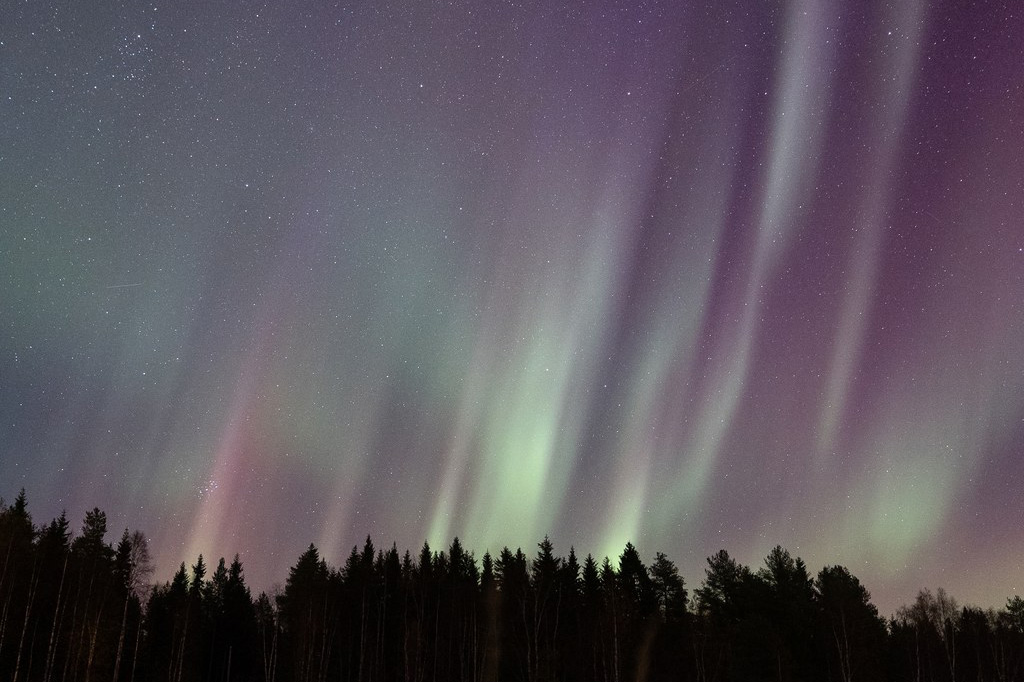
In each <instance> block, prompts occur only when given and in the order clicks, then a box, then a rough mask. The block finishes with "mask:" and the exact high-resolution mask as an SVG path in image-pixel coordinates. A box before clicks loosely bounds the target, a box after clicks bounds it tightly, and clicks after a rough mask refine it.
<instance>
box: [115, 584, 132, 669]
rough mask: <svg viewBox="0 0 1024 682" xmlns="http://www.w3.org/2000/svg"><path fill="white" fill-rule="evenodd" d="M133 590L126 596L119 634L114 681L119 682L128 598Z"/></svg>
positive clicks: (126, 625) (126, 622) (126, 623)
mask: <svg viewBox="0 0 1024 682" xmlns="http://www.w3.org/2000/svg"><path fill="white" fill-rule="evenodd" d="M130 595H131V592H129V593H128V594H126V595H125V596H124V608H123V609H122V610H121V632H120V633H119V634H118V636H117V655H116V656H115V657H114V677H113V682H117V680H118V675H119V674H120V672H121V655H122V653H123V652H124V631H125V628H126V627H128V598H129V596H130Z"/></svg>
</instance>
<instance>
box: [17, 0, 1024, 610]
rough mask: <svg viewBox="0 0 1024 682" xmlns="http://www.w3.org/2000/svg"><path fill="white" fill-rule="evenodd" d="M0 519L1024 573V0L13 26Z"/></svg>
mask: <svg viewBox="0 0 1024 682" xmlns="http://www.w3.org/2000/svg"><path fill="white" fill-rule="evenodd" d="M0 16H3V19H2V20H0V291H2V294H0V297H2V300H0V495H2V496H3V497H4V498H6V499H7V500H8V501H10V500H11V499H12V498H13V497H14V496H15V495H16V494H17V492H18V489H19V488H21V487H24V488H25V489H26V491H27V492H28V495H29V502H30V506H31V509H32V511H33V513H34V515H35V520H36V522H37V523H38V522H43V521H47V520H49V519H50V518H52V517H53V516H55V515H57V514H59V513H60V511H61V510H62V509H67V511H68V514H69V516H70V517H71V518H72V520H73V525H75V526H76V527H77V525H78V522H79V521H80V519H81V518H82V515H83V514H84V512H85V510H86V509H91V508H92V507H93V506H100V507H101V508H102V509H104V510H105V511H106V512H107V514H108V516H109V518H110V527H111V529H112V534H119V533H120V529H121V528H123V527H124V526H126V525H131V526H132V527H133V528H134V527H138V528H140V529H142V530H143V531H145V532H146V533H147V535H148V536H149V537H150V539H151V543H152V547H153V554H154V558H155V560H156V565H157V574H156V577H157V578H158V579H161V580H163V579H167V578H168V577H169V576H170V574H171V573H172V572H173V570H174V569H175V568H176V567H177V565H178V563H179V562H181V561H187V562H191V561H193V560H194V558H195V556H196V555H197V554H199V553H200V552H202V553H203V554H205V555H206V556H207V557H211V556H221V555H224V556H229V557H230V556H231V555H233V554H234V553H235V552H238V553H239V554H240V555H241V559H242V561H243V563H244V564H245V570H246V575H247V577H248V580H249V582H250V584H252V585H253V586H254V587H255V588H257V589H264V588H269V587H270V585H271V583H273V582H280V581H283V579H284V577H285V576H286V575H287V569H288V567H289V566H290V565H292V564H293V563H294V561H295V559H296V557H297V556H298V555H299V553H300V552H301V551H302V550H303V549H304V548H305V547H306V546H308V544H309V543H310V542H315V543H316V544H317V545H318V547H320V549H321V552H322V553H323V555H324V556H325V558H327V559H328V560H329V561H331V562H332V563H335V564H338V563H340V562H341V561H342V560H343V558H344V556H345V555H346V554H347V553H348V551H349V549H350V548H351V546H352V545H353V544H356V543H361V542H362V539H363V538H365V536H366V535H367V534H372V536H373V539H374V541H375V542H376V543H377V544H378V546H390V545H391V542H392V541H395V542H397V544H398V547H399V549H400V550H401V549H404V548H407V547H408V548H410V549H413V550H415V549H417V548H418V547H419V546H420V545H421V544H422V542H423V540H424V539H427V540H429V542H430V543H431V545H432V546H434V547H435V548H442V547H445V546H447V545H448V543H449V542H450V540H451V538H452V537H453V536H455V535H457V536H459V537H460V539H461V540H462V543H463V545H465V546H466V547H467V548H472V549H474V550H476V551H477V553H478V554H477V555H478V557H479V555H480V554H482V553H483V551H484V550H485V549H490V550H491V551H492V552H495V551H496V550H498V549H500V548H501V546H502V545H509V546H511V547H515V546H522V547H523V548H524V550H526V551H528V552H532V550H533V549H534V546H535V543H536V542H537V541H538V540H539V539H540V538H542V537H543V536H544V535H545V534H550V536H551V539H552V541H553V542H554V543H555V546H556V548H557V549H558V550H559V551H567V550H568V547H569V546H570V545H574V546H575V547H576V549H577V551H578V552H581V553H584V554H585V553H587V552H593V553H594V554H595V555H597V556H604V555H606V554H607V555H609V556H613V557H614V556H617V554H618V553H619V552H620V551H621V548H622V547H623V545H624V544H625V542H626V541H627V540H631V541H632V542H633V543H634V544H636V545H637V547H638V548H639V549H640V551H641V553H642V554H643V555H644V557H645V558H649V557H651V556H653V554H654V552H655V551H663V552H666V553H667V554H668V555H669V556H670V557H672V559H673V560H675V561H676V562H677V563H678V565H679V567H680V571H681V573H682V574H683V576H684V577H685V578H686V580H687V582H688V584H689V585H690V586H691V587H692V586H696V585H697V584H699V582H700V580H701V579H702V577H703V570H702V567H703V562H704V557H706V556H708V555H710V554H712V553H713V552H715V551H717V550H718V549H720V548H726V549H728V550H729V551H730V553H732V554H733V555H734V556H736V557H737V558H738V559H739V560H741V561H743V562H746V563H751V564H759V563H760V561H761V558H763V557H764V556H765V554H767V552H768V551H769V550H770V549H771V547H773V546H774V545H776V544H782V545H783V546H785V547H787V548H788V549H789V550H790V551H791V552H792V553H793V554H794V555H800V556H802V557H803V558H804V559H805V560H806V561H807V563H808V565H809V566H811V567H812V568H814V570H817V568H819V567H820V566H822V565H824V564H826V563H842V564H845V565H847V566H849V568H850V569H851V571H853V572H854V573H855V574H856V575H857V576H858V577H860V579H861V580H862V581H863V582H864V583H865V584H866V585H867V586H868V588H869V589H870V590H871V591H872V593H873V595H874V597H875V601H876V603H877V604H878V605H879V607H880V608H881V610H882V611H883V613H888V612H891V611H892V610H893V609H895V607H896V606H898V605H899V604H901V603H904V602H908V601H911V600H912V599H913V596H914V594H916V591H917V590H918V589H919V588H921V587H927V586H931V587H937V586H942V587H944V588H945V589H946V590H948V591H949V592H950V593H951V594H954V595H956V596H957V597H958V598H959V599H961V600H963V601H968V602H974V603H978V604H980V605H982V606H994V605H999V604H1001V603H1003V602H1004V600H1005V599H1006V597H1008V596H1010V595H1012V594H1019V593H1020V590H1021V589H1022V588H1024V583H1022V581H1024V497H1022V495H1021V492H1020V490H1021V485H1022V482H1024V154H1022V153H1021V150H1022V148H1024V42H1022V41H1021V39H1020V37H1021V36H1024V12H1022V11H1021V10H1020V8H1019V7H1017V6H1016V3H1013V2H1009V1H1007V2H1003V3H998V2H997V3H977V4H974V5H971V6H968V5H967V4H965V3H953V2H946V3H941V2H935V3H927V2H920V1H914V0H908V1H906V2H893V3H875V2H869V3H860V2H852V1H850V0H845V1H842V2H839V1H832V2H828V1H821V2H813V1H810V0H805V1H800V0H790V1H788V2H782V3H776V2H764V3H761V2H756V3H755V2H721V3H719V2H714V3H712V2H707V3H691V2H663V3H659V2H640V3H615V2H580V3H577V2H570V3H565V4H561V3H539V2H538V3H533V2H525V3H507V2H501V3H485V2H476V1H475V0H466V1H456V2H453V3H440V2H423V3H419V2H415V3H414V2H408V3H397V2H363V3H353V4H346V3H317V2H310V3H303V2H299V3H287V4H281V5H280V6H275V5H266V6H264V5H258V4H248V3H225V2H209V3H199V4H194V5H182V4H181V3H171V4H163V3H158V4H152V3H128V4H123V5H122V4H120V3H99V4H95V3H54V2H49V1H47V2H14V1H13V0H11V1H10V2H6V3H3V6H2V9H0Z"/></svg>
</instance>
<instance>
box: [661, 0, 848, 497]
mask: <svg viewBox="0 0 1024 682" xmlns="http://www.w3.org/2000/svg"><path fill="white" fill-rule="evenodd" d="M833 12H834V8H831V6H829V7H828V8H826V7H823V6H821V5H820V4H818V3H810V2H808V3H802V2H797V3H793V4H791V5H790V6H789V7H788V10H787V20H786V27H785V39H784V42H783V44H784V45H785V46H786V47H785V51H784V54H783V61H782V67H781V72H780V75H779V86H778V89H777V96H776V98H775V102H774V106H773V111H772V126H771V135H770V138H769V158H768V163H767V173H766V176H765V178H764V179H763V183H764V194H763V197H762V198H761V201H760V207H759V210H758V212H757V219H756V230H755V246H754V253H753V257H752V258H753V261H752V264H751V267H750V273H749V275H747V279H746V285H745V286H743V287H742V293H740V294H738V295H737V296H738V299H739V300H737V301H735V302H734V303H733V305H734V306H736V307H735V309H734V310H733V311H732V312H731V313H730V314H729V315H728V317H727V318H726V319H725V321H724V322H723V325H724V328H723V329H721V330H718V331H716V333H715V338H713V339H712V340H711V348H710V349H709V357H708V360H707V364H706V366H705V369H704V371H705V372H706V374H707V377H708V379H707V389H706V391H705V392H704V394H703V395H702V397H701V399H700V401H699V403H698V404H697V405H696V417H695V420H694V427H693V430H692V432H691V434H690V436H689V438H688V440H687V443H686V446H685V447H684V448H683V451H684V452H685V453H686V455H685V456H684V457H683V458H681V461H682V466H681V467H680V468H679V471H678V473H676V474H675V476H674V480H675V481H676V484H675V486H674V490H673V491H672V492H671V493H670V495H669V497H670V499H668V500H666V503H667V504H668V505H670V508H671V509H672V510H673V512H672V513H671V514H670V516H673V517H674V516H677V515H680V514H682V513H683V510H686V509H688V510H693V509H696V508H697V507H698V505H700V504H701V503H702V502H703V501H704V498H703V494H704V492H705V489H706V488H707V486H708V483H709V481H710V477H711V475H712V473H713V472H714V471H715V465H716V462H717V461H718V459H719V454H720V450H721V447H722V443H723V439H724V438H725V437H726V435H727V433H728V432H729V430H730V428H731V426H732V420H733V417H734V415H735V413H736V410H737V408H738V406H739V405H740V402H741V400H742V398H743V396H744V391H745V385H746V382H747V378H748V373H749V371H750V364H751V353H752V349H753V346H754V343H755V337H756V335H757V334H758V327H759V325H760V322H761V320H760V318H761V314H762V313H761V310H762V307H763V296H764V291H765V288H766V287H770V286H771V285H772V283H773V281H774V277H775V276H776V274H777V273H776V267H777V264H778V262H779V260H780V259H781V257H782V256H783V254H784V253H785V250H786V247H787V245H788V243H789V241H790V239H791V237H792V233H793V230H794V225H796V224H797V223H798V218H799V213H800V208H801V207H800V206H799V205H798V202H799V198H800V197H801V196H803V195H804V194H805V193H806V192H807V191H809V190H810V188H811V187H812V186H813V180H814V178H815V173H816V170H817V167H818V162H819V160H820V155H821V145H822V141H823V132H822V131H823V126H822V125H821V122H820V121H819V120H818V119H820V118H821V116H822V115H823V114H822V112H823V111H824V110H825V109H827V106H828V101H829V97H830V88H831V75H830V74H831V63H832V60H833V57H834V55H833V54H832V50H831V48H829V47H828V46H827V45H825V44H823V41H822V40H821V36H822V35H823V34H825V33H826V32H827V31H826V29H827V26H828V22H829V20H830V19H833V17H832V16H831V14H832V13H833Z"/></svg>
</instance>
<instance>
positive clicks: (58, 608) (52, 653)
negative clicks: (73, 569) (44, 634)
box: [43, 552, 71, 682]
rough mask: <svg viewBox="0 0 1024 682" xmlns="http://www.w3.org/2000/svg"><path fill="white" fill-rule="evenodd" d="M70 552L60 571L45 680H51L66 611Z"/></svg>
mask: <svg viewBox="0 0 1024 682" xmlns="http://www.w3.org/2000/svg"><path fill="white" fill-rule="evenodd" d="M70 557H71V553H70V552H66V553H65V554H64V568H62V569H61V572H60V586H59V587H58V588H57V604H56V605H55V606H54V607H53V627H51V628H50V643H49V644H48V645H47V647H46V665H45V666H44V667H43V682H50V675H51V674H52V673H53V665H54V663H55V662H56V659H57V647H56V640H57V630H58V629H59V628H60V621H61V616H62V615H63V613H64V609H63V608H62V604H63V602H62V597H63V596H64V576H65V575H66V574H67V572H68V559H69V558H70Z"/></svg>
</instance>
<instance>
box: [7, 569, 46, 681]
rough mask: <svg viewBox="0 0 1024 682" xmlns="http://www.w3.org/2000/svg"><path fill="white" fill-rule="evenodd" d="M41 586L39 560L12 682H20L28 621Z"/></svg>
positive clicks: (22, 627)
mask: <svg viewBox="0 0 1024 682" xmlns="http://www.w3.org/2000/svg"><path fill="white" fill-rule="evenodd" d="M38 584H39V561H38V558H37V560H36V562H35V563H34V564H33V566H32V579H31V580H30V581H29V589H28V603H27V604H26V605H25V622H24V623H23V624H22V626H21V637H20V638H19V639H18V657H17V660H16V661H15V663H14V678H13V679H12V680H11V682H18V673H19V672H20V671H21V654H22V651H23V649H24V646H25V633H26V632H28V621H29V617H30V616H31V615H32V605H33V603H34V602H35V599H36V586H37V585H38Z"/></svg>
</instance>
